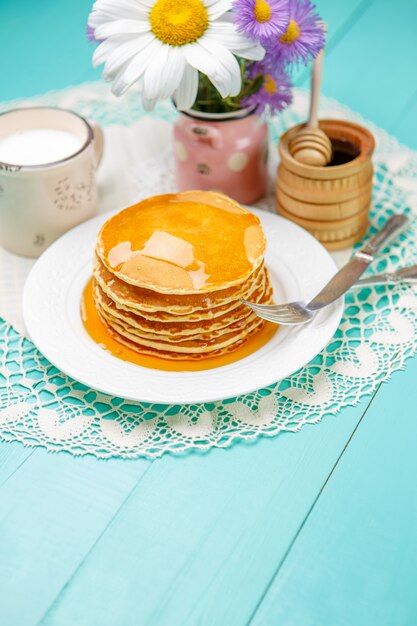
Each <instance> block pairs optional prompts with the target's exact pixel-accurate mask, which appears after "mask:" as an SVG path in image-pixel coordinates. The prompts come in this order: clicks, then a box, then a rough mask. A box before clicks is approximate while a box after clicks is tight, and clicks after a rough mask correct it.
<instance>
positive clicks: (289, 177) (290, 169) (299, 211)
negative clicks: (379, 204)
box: [276, 120, 375, 250]
mask: <svg viewBox="0 0 417 626" xmlns="http://www.w3.org/2000/svg"><path fill="white" fill-rule="evenodd" d="M303 126H304V124H300V125H298V126H294V127H293V128H291V129H290V130H288V131H287V132H286V133H285V134H284V135H283V136H282V137H281V140H280V143H279V154H280V164H279V166H278V175H277V184H276V197H277V209H278V212H279V213H280V214H281V215H282V216H283V217H286V218H288V219H290V220H292V221H293V222H296V223H297V224H299V225H300V226H302V227H303V228H305V229H306V230H308V231H309V232H310V233H311V234H312V235H314V237H316V238H317V239H318V240H319V241H321V242H322V243H323V245H324V246H325V247H326V248H327V249H328V250H339V249H341V248H346V247H348V246H351V245H353V244H354V243H356V242H357V241H359V240H360V239H361V238H362V237H363V235H364V234H365V232H366V230H367V228H368V214H369V207H370V204H371V198H372V183H373V167H372V160H371V157H372V154H373V151H374V147H375V141H374V138H373V136H372V134H371V133H370V132H369V131H368V130H367V129H366V128H364V127H363V126H359V125H358V124H354V123H352V122H346V121H342V120H322V121H320V124H319V126H320V128H321V129H322V130H323V131H324V132H325V133H326V134H327V135H328V137H329V138H330V140H331V143H332V148H333V158H332V161H331V162H330V163H329V165H327V166H325V167H316V166H311V165H306V164H304V163H300V162H299V161H296V160H295V159H294V157H292V156H291V153H290V149H289V146H290V143H291V140H292V138H293V137H294V136H295V134H296V133H297V132H299V130H300V129H301V128H302V127H303Z"/></svg>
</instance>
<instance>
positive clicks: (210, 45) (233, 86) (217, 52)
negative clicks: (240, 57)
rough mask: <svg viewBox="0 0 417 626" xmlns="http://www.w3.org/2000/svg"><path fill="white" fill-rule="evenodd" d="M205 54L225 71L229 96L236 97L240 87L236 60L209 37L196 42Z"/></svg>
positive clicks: (240, 82)
mask: <svg viewBox="0 0 417 626" xmlns="http://www.w3.org/2000/svg"><path fill="white" fill-rule="evenodd" d="M198 43H199V44H200V45H201V46H202V47H203V48H205V49H206V50H207V52H208V53H209V54H211V55H213V57H214V58H216V59H218V60H219V62H220V63H221V64H222V66H223V67H224V69H225V70H226V71H227V73H228V75H229V79H230V93H229V95H230V96H237V95H238V93H239V92H240V89H241V87H242V79H241V74H240V67H239V63H238V62H237V59H236V57H235V56H233V54H232V53H231V52H229V50H228V49H227V48H225V47H224V46H222V45H221V44H219V43H217V41H215V40H213V39H211V38H210V37H207V36H206V37H201V39H200V40H199V42H198Z"/></svg>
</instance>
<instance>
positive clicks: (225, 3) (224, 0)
mask: <svg viewBox="0 0 417 626" xmlns="http://www.w3.org/2000/svg"><path fill="white" fill-rule="evenodd" d="M203 3H204V5H205V7H206V8H207V13H208V16H209V21H210V22H211V21H212V20H217V18H219V17H221V16H222V15H224V14H225V13H226V12H227V11H230V10H231V8H232V2H231V0H216V1H215V2H210V0H209V1H208V2H207V0H206V1H205V2H204V0H203Z"/></svg>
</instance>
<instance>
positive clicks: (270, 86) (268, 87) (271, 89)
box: [264, 74, 277, 94]
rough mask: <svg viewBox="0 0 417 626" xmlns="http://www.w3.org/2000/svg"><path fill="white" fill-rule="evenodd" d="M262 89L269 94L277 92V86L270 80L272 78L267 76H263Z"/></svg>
mask: <svg viewBox="0 0 417 626" xmlns="http://www.w3.org/2000/svg"><path fill="white" fill-rule="evenodd" d="M264 89H265V91H266V93H270V94H272V93H276V91H277V84H276V82H275V81H274V79H273V78H272V76H269V74H265V76H264Z"/></svg>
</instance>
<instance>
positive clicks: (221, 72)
mask: <svg viewBox="0 0 417 626" xmlns="http://www.w3.org/2000/svg"><path fill="white" fill-rule="evenodd" d="M182 50H183V52H184V56H185V59H186V61H187V62H188V63H189V64H190V65H191V67H194V68H195V69H196V70H199V71H200V72H202V73H203V74H206V76H208V78H209V79H210V80H211V82H212V83H213V85H214V86H215V87H216V89H217V91H218V92H219V93H220V95H221V97H222V98H226V97H227V96H228V95H230V87H231V77H230V74H229V72H228V71H227V70H225V68H224V66H223V65H222V63H221V62H220V61H219V60H218V59H216V58H215V57H213V55H212V54H210V53H209V52H208V51H207V50H206V49H205V48H203V46H201V45H200V41H196V42H195V43H190V44H188V45H186V46H183V47H182Z"/></svg>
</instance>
